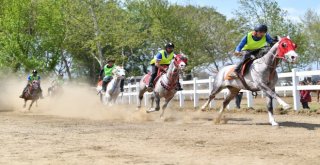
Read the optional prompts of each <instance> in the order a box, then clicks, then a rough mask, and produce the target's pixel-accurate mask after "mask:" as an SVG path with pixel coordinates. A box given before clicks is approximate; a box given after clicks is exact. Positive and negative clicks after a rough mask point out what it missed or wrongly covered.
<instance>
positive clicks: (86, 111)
mask: <svg viewBox="0 0 320 165" xmlns="http://www.w3.org/2000/svg"><path fill="white" fill-rule="evenodd" d="M25 85H26V80H20V81H19V80H17V79H16V78H10V79H8V78H7V79H6V80H5V81H4V80H1V81H0V90H1V91H2V92H1V93H0V111H2V112H14V113H24V114H31V115H53V116H60V117H66V118H83V119H91V120H121V121H128V122H139V121H148V120H151V116H149V115H148V114H146V113H145V112H142V111H138V110H136V108H135V106H133V105H127V104H120V105H112V106H108V105H103V104H102V103H101V102H100V100H99V96H98V95H97V92H96V90H95V88H94V87H92V86H89V85H87V84H84V83H78V84H76V83H69V84H66V85H64V86H63V90H62V92H61V94H60V95H57V96H52V97H50V96H48V93H47V89H48V87H49V86H50V81H49V80H43V81H42V82H41V88H42V90H43V95H44V99H40V100H38V106H36V104H35V103H34V104H33V106H32V108H31V110H30V111H28V110H27V108H23V103H24V100H23V99H21V98H19V95H20V94H21V92H22V90H23V88H24V87H25ZM29 104H30V101H28V102H27V107H28V106H29Z"/></svg>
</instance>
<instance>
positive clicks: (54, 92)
mask: <svg viewBox="0 0 320 165" xmlns="http://www.w3.org/2000/svg"><path fill="white" fill-rule="evenodd" d="M62 93H63V88H62V86H61V85H59V84H58V82H56V81H54V82H53V84H52V86H51V87H49V88H48V96H51V97H54V96H60V95H61V94H62Z"/></svg>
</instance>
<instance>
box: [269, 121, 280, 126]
mask: <svg viewBox="0 0 320 165" xmlns="http://www.w3.org/2000/svg"><path fill="white" fill-rule="evenodd" d="M270 124H271V125H272V126H279V124H278V123H277V122H275V121H271V122H270Z"/></svg>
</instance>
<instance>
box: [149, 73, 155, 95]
mask: <svg viewBox="0 0 320 165" xmlns="http://www.w3.org/2000/svg"><path fill="white" fill-rule="evenodd" d="M156 76H157V75H151V77H150V80H149V85H148V88H147V90H148V91H149V92H150V91H152V90H153V88H154V84H153V81H154V79H155V78H156Z"/></svg>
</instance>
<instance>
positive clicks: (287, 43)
mask: <svg viewBox="0 0 320 165" xmlns="http://www.w3.org/2000/svg"><path fill="white" fill-rule="evenodd" d="M278 40H279V41H278V42H277V43H276V44H275V45H273V46H272V48H271V49H270V50H269V51H268V52H267V54H265V55H264V56H263V57H261V58H259V59H257V60H255V61H253V63H252V65H251V66H250V67H248V68H247V70H248V72H244V74H243V77H242V78H240V79H230V77H229V76H228V74H229V73H230V72H232V70H233V69H234V67H235V66H234V65H229V66H225V67H223V68H222V69H221V70H220V71H219V72H218V74H217V75H216V77H215V79H214V83H213V84H214V85H213V90H212V91H211V94H210V96H209V99H208V101H207V102H206V103H205V104H204V105H203V106H202V110H205V109H206V108H207V107H208V105H209V103H210V101H211V100H212V99H213V98H214V97H215V95H216V94H217V93H219V92H220V91H221V90H222V89H224V88H228V89H229V90H230V92H229V94H228V95H227V97H226V98H225V100H224V101H223V105H222V107H221V109H220V111H219V116H218V118H217V119H216V123H219V122H220V119H221V116H222V113H223V111H224V109H225V108H226V106H227V105H228V104H229V102H230V101H231V100H232V99H233V98H234V97H235V96H236V95H237V93H238V92H239V91H240V90H241V89H247V90H251V91H253V92H255V91H263V92H265V93H266V94H267V109H268V116H269V122H270V124H271V125H272V126H277V125H278V123H277V122H276V121H275V119H274V117H273V105H272V99H276V100H277V101H278V103H279V104H280V105H281V106H283V108H284V109H289V108H290V105H288V104H287V103H286V102H284V101H283V100H282V99H281V98H280V97H279V96H278V95H277V94H276V93H275V85H276V83H277V80H278V75H277V72H276V67H277V65H278V63H279V62H280V61H281V59H283V60H284V61H286V62H289V63H295V62H296V61H297V58H298V54H297V53H296V52H295V49H296V45H295V44H294V43H293V42H292V41H291V40H290V38H289V37H284V38H280V37H278ZM244 70H245V69H244Z"/></svg>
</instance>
